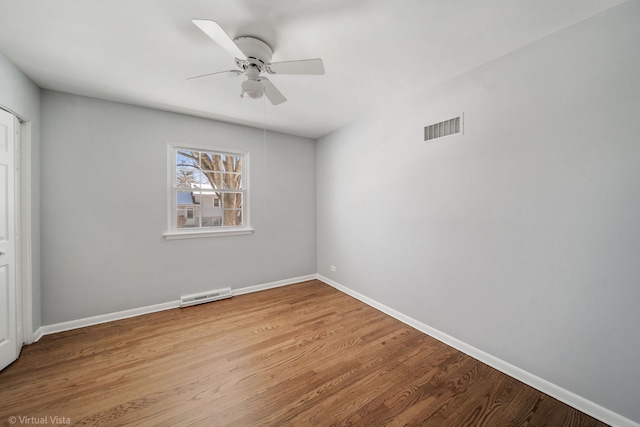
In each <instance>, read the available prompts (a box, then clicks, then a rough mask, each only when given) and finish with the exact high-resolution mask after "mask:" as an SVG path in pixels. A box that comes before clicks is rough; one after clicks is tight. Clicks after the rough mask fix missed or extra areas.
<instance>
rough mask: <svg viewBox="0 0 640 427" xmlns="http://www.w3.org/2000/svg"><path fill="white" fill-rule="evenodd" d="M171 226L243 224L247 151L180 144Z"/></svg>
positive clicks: (206, 226) (175, 158)
mask: <svg viewBox="0 0 640 427" xmlns="http://www.w3.org/2000/svg"><path fill="white" fill-rule="evenodd" d="M173 158H174V160H175V164H174V165H173V167H174V169H173V175H174V182H173V184H172V186H173V191H174V197H175V199H174V200H175V206H176V207H175V212H173V213H172V216H173V217H174V220H173V224H172V225H171V227H172V228H173V227H176V228H210V227H222V226H226V227H242V226H243V225H244V224H243V221H244V218H243V217H244V215H243V213H244V212H243V209H244V205H243V199H244V194H245V190H244V182H243V176H242V175H243V172H244V171H243V160H244V155H236V154H228V153H224V152H216V151H208V150H199V149H195V150H192V149H189V148H176V150H175V151H174V157H173Z"/></svg>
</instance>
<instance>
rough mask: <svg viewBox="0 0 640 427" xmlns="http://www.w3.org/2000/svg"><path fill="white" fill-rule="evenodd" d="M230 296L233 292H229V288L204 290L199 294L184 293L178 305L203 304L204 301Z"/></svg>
mask: <svg viewBox="0 0 640 427" xmlns="http://www.w3.org/2000/svg"><path fill="white" fill-rule="evenodd" d="M232 296H233V293H232V292H231V288H222V289H216V290H214V291H209V292H204V293H201V294H192V295H184V296H181V297H180V307H188V306H190V305H196V304H204V303H205V302H211V301H217V300H219V299H224V298H231V297H232Z"/></svg>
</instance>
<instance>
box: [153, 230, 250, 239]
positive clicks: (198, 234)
mask: <svg viewBox="0 0 640 427" xmlns="http://www.w3.org/2000/svg"><path fill="white" fill-rule="evenodd" d="M245 234H253V228H234V229H222V230H209V229H202V228H199V229H197V230H195V231H179V232H178V231H173V232H167V233H164V234H163V236H164V239H165V240H177V239H199V238H202V237H224V236H242V235H245Z"/></svg>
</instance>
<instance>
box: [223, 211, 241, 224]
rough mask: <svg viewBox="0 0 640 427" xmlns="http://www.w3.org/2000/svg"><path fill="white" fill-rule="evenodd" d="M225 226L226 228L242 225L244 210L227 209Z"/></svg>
mask: <svg viewBox="0 0 640 427" xmlns="http://www.w3.org/2000/svg"><path fill="white" fill-rule="evenodd" d="M224 225H225V226H226V227H231V226H238V225H242V210H240V209H230V210H227V209H225V211H224Z"/></svg>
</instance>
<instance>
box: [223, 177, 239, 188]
mask: <svg viewBox="0 0 640 427" xmlns="http://www.w3.org/2000/svg"><path fill="white" fill-rule="evenodd" d="M224 188H226V189H229V190H240V189H241V188H242V175H241V174H239V173H225V174H224Z"/></svg>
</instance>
